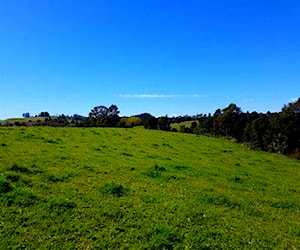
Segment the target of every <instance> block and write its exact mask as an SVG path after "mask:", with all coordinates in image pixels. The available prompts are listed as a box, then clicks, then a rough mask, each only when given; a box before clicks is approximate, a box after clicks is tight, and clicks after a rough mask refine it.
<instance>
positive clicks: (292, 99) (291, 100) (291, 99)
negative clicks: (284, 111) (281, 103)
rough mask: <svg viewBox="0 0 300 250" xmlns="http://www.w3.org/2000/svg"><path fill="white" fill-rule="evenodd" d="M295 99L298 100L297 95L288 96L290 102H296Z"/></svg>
mask: <svg viewBox="0 0 300 250" xmlns="http://www.w3.org/2000/svg"><path fill="white" fill-rule="evenodd" d="M297 100H298V98H297V97H293V98H290V99H289V101H290V102H296V101H297Z"/></svg>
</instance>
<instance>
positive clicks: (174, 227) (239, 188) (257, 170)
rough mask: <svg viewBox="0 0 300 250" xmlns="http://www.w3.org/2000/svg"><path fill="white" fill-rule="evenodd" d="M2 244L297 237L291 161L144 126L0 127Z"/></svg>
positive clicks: (263, 244) (249, 244)
mask: <svg viewBox="0 0 300 250" xmlns="http://www.w3.org/2000/svg"><path fill="white" fill-rule="evenodd" d="M0 171H1V172H0V205H1V206H0V207H1V211H0V249H19V248H27V249H37V248H38V249H76V248H78V249H93V248H97V249H173V248H175V249H215V248H221V249H233V248H235V249H237V248H249V249H256V248H257V249H298V247H299V245H300V161H297V160H292V159H289V158H286V157H283V156H278V155H272V154H268V153H265V152H261V151H251V150H249V149H247V148H244V147H243V146H241V145H240V144H235V143H233V142H230V141H226V140H221V139H215V138H209V137H202V136H196V135H191V134H182V133H172V132H162V131H153V130H144V129H142V128H134V129H120V128H51V127H27V128H16V127H13V128H0Z"/></svg>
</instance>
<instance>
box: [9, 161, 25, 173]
mask: <svg viewBox="0 0 300 250" xmlns="http://www.w3.org/2000/svg"><path fill="white" fill-rule="evenodd" d="M8 170H10V171H13V172H17V173H30V172H31V171H30V170H29V169H28V168H27V167H20V166H19V165H18V164H17V163H14V164H13V165H12V166H11V167H10V168H9V169H8Z"/></svg>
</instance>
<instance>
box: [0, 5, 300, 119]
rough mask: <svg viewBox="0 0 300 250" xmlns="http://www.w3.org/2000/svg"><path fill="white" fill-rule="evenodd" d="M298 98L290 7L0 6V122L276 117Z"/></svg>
mask: <svg viewBox="0 0 300 250" xmlns="http://www.w3.org/2000/svg"><path fill="white" fill-rule="evenodd" d="M299 96H300V1H299V0H268V1H266V0H197V1H193V0H190V1H186V0H182V1H178V0H168V1H164V0H139V1H138V0H113V1H112V0H98V1H88V0H81V1H79V0H72V1H71V0H70V1H67V0H51V1H50V0H18V1H17V0H0V119H5V118H8V117H20V116H22V113H24V112H30V114H31V115H36V114H38V113H39V112H41V111H48V112H49V113H50V114H53V115H54V114H62V113H64V114H68V115H73V114H74V113H77V114H81V115H88V113H89V111H90V110H91V109H92V108H93V107H94V106H98V105H105V106H109V105H111V104H116V105H117V106H118V107H119V109H120V111H121V115H134V114H139V113H142V112H149V113H151V114H153V115H156V116H160V115H166V114H167V115H169V116H172V115H174V114H178V115H185V114H189V115H194V114H199V113H208V112H211V113H213V112H214V111H215V110H216V109H217V108H224V107H226V106H227V105H228V104H230V103H231V102H234V103H236V104H237V105H238V106H239V107H241V108H242V110H243V111H259V112H266V111H280V109H281V108H282V106H283V104H287V103H288V102H291V101H292V100H293V99H295V98H297V97H299Z"/></svg>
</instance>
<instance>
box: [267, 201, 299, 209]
mask: <svg viewBox="0 0 300 250" xmlns="http://www.w3.org/2000/svg"><path fill="white" fill-rule="evenodd" d="M267 204H268V205H270V206H271V207H273V208H280V209H286V210H289V211H296V210H298V209H299V207H298V206H297V205H296V204H294V203H293V202H284V201H278V202H272V201H269V202H267Z"/></svg>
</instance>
